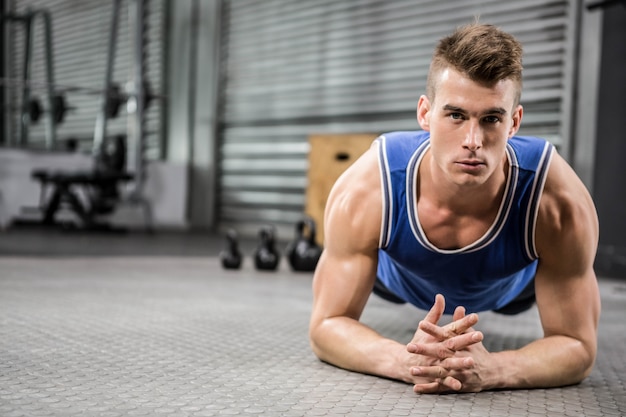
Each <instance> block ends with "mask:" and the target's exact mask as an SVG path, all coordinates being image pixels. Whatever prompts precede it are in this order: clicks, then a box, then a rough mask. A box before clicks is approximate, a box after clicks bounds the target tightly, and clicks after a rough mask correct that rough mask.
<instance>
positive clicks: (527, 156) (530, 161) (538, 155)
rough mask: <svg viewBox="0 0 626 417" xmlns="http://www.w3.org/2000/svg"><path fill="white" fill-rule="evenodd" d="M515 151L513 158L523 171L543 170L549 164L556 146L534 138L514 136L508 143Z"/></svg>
mask: <svg viewBox="0 0 626 417" xmlns="http://www.w3.org/2000/svg"><path fill="white" fill-rule="evenodd" d="M508 144H509V146H510V148H511V149H512V150H513V152H512V157H514V158H515V161H513V162H514V163H516V164H517V165H518V166H519V167H520V168H522V169H530V170H535V169H541V166H542V165H544V169H545V168H546V166H545V164H546V163H549V160H550V155H551V153H552V151H553V150H554V145H552V143H551V142H549V141H548V140H546V139H543V138H539V137H534V136H513V137H511V138H510V139H509V142H508Z"/></svg>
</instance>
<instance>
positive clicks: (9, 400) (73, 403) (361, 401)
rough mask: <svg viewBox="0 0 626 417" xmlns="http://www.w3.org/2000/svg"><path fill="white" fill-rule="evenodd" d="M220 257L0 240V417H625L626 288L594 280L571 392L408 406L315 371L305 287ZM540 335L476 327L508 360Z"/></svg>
mask: <svg viewBox="0 0 626 417" xmlns="http://www.w3.org/2000/svg"><path fill="white" fill-rule="evenodd" d="M81 239H85V241H84V242H83V243H82V244H79V243H76V242H79V241H80V240H81ZM45 242H47V243H45ZM71 242H74V243H71ZM86 245H88V249H85V248H84V246H86ZM219 247H220V244H219V242H216V240H215V239H213V240H207V239H205V238H204V237H203V236H198V235H195V236H169V237H168V236H152V237H150V236H143V235H141V236H135V235H120V236H111V237H102V236H90V237H84V236H74V237H72V236H71V235H70V236H68V235H53V236H52V237H50V235H47V236H41V235H38V234H31V235H29V234H19V233H9V234H5V235H3V236H2V235H0V254H4V255H3V256H1V257H0V416H37V415H57V416H68V415H78V416H92V415H93V416H132V415H151V416H152V415H171V416H212V415H216V416H217V415H268V416H279V415H285V416H304V415H331V416H336V415H355V416H358V415H363V416H366V415H367V416H397V415H424V416H426V415H428V416H449V415H454V416H456V415H458V416H468V415H469V416H473V415H475V416H506V415H527V416H535V415H539V416H544V415H549V416H553V415H572V416H581V415H588V416H612V415H614V416H619V415H626V390H625V386H624V385H625V380H626V377H625V376H624V375H625V373H626V358H625V356H626V355H625V351H626V332H625V331H624V330H626V327H625V325H624V312H625V311H626V281H625V280H621V281H620V280H608V279H601V280H600V283H601V291H602V299H603V315H602V320H601V328H600V351H599V355H598V360H597V364H596V367H595V369H594V371H593V373H592V374H591V376H590V377H589V378H588V379H586V380H585V381H584V382H583V383H582V384H580V385H576V386H572V387H565V388H558V389H550V390H529V391H527V390H519V391H495V392H483V393H479V394H453V395H441V396H417V395H415V394H414V393H413V392H412V391H411V387H410V386H409V385H406V384H403V383H399V382H395V381H390V380H386V379H382V378H376V377H371V376H366V375H360V374H355V373H351V372H346V371H344V370H340V369H337V368H334V367H332V366H329V365H326V364H323V363H321V362H319V361H318V360H317V359H316V358H315V357H314V356H313V354H312V353H311V351H310V349H309V346H308V341H307V322H308V315H309V312H310V301H311V291H310V285H311V275H309V274H295V273H292V272H290V271H289V270H288V268H287V267H286V265H285V263H284V262H283V264H282V268H281V270H280V271H278V272H276V273H260V272H257V271H254V270H253V269H252V265H251V264H252V262H251V261H250V258H249V257H248V259H247V262H246V263H245V264H244V269H243V270H241V271H224V270H222V269H221V268H220V266H219V263H218V260H217V257H216V254H217V251H218V250H219ZM63 248H64V249H63ZM107 253H109V255H108V256H107ZM249 253H250V251H249V250H248V254H249ZM422 316H423V312H421V311H419V310H416V309H414V308H412V307H409V306H396V305H392V304H389V303H386V302H384V301H382V300H379V299H377V298H375V297H373V298H372V299H371V300H370V303H369V304H368V306H367V308H366V312H365V314H364V318H363V319H364V320H365V321H366V322H367V323H368V324H370V325H371V326H373V327H375V328H376V329H377V330H379V331H380V332H382V333H383V334H385V335H388V336H390V337H394V338H397V339H399V340H405V341H407V340H408V339H409V338H410V336H411V335H412V333H413V330H414V328H415V326H416V324H417V322H418V321H419V319H420V318H421V317H422ZM537 320H538V319H537V313H536V311H535V310H531V311H530V312H528V313H526V314H524V315H522V316H518V317H516V318H507V317H502V316H497V315H493V314H484V315H483V316H482V318H481V327H480V328H481V330H483V332H484V333H485V336H486V344H487V346H488V348H490V349H492V350H498V349H506V348H511V347H516V346H518V345H520V344H523V343H525V342H526V341H528V340H529V339H530V338H533V337H537V336H539V335H540V328H539V327H538V322H537Z"/></svg>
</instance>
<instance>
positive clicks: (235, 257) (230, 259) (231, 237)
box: [220, 229, 242, 269]
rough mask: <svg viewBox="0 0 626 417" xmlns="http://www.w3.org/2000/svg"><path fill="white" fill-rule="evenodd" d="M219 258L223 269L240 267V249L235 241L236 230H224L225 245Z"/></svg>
mask: <svg viewBox="0 0 626 417" xmlns="http://www.w3.org/2000/svg"><path fill="white" fill-rule="evenodd" d="M220 260H221V261H222V266H223V267H224V268H225V269H239V268H240V267H241V260H242V256H241V251H239V242H238V241H237V232H236V231H235V230H234V229H229V230H228V232H226V247H225V248H224V250H223V251H221V252H220Z"/></svg>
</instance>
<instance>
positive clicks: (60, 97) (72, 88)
mask: <svg viewBox="0 0 626 417" xmlns="http://www.w3.org/2000/svg"><path fill="white" fill-rule="evenodd" d="M0 86H4V87H9V88H26V87H28V88H30V89H48V88H49V87H52V89H53V90H54V91H55V93H54V96H53V97H52V100H53V103H52V104H53V108H52V109H51V110H50V109H48V111H52V116H53V117H54V120H55V121H56V123H57V124H58V123H62V122H63V120H65V115H66V113H67V111H68V110H71V109H73V107H69V106H68V105H67V101H66V100H65V93H68V92H77V93H83V94H87V95H99V96H102V95H104V96H105V99H106V103H105V113H106V115H107V117H108V118H110V119H114V118H116V117H117V116H118V114H119V111H120V108H121V107H122V105H123V104H124V103H125V102H126V101H127V100H128V99H129V97H131V96H132V94H128V93H125V92H123V91H122V89H121V87H120V86H119V84H116V83H112V84H111V85H110V86H109V88H107V89H96V88H91V87H82V86H77V85H62V84H49V83H46V82H42V81H32V80H29V81H24V80H21V79H18V78H0ZM143 95H144V97H145V106H146V108H147V107H148V105H149V104H150V102H151V101H152V100H153V99H163V98H165V96H164V95H160V94H154V93H152V91H151V89H150V85H149V84H148V82H147V81H146V82H144V83H143ZM45 111H46V110H44V109H43V107H42V105H41V103H40V102H39V100H38V99H37V98H32V99H30V100H29V101H28V103H26V104H24V105H23V106H22V112H23V113H28V115H29V117H30V120H31V122H33V123H37V121H39V119H40V118H41V115H42V114H43V113H44V112H45Z"/></svg>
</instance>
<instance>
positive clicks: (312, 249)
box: [285, 216, 322, 272]
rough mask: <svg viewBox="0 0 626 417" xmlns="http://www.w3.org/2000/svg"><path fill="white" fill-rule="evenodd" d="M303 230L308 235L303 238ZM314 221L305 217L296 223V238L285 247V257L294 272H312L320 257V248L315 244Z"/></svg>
mask: <svg viewBox="0 0 626 417" xmlns="http://www.w3.org/2000/svg"><path fill="white" fill-rule="evenodd" d="M305 229H307V230H308V235H307V236H305V233H304V231H305ZM315 233H316V232H315V221H314V220H313V219H312V218H311V217H308V216H306V217H305V218H304V219H303V220H300V221H299V222H298V223H296V238H295V239H294V240H293V241H292V242H290V243H289V245H287V248H286V249H285V255H286V256H287V259H288V260H289V265H291V268H292V269H293V270H294V271H307V272H308V271H314V270H315V267H316V266H317V262H318V261H319V259H320V256H321V255H322V248H321V247H320V246H319V245H318V244H317V243H316V242H315Z"/></svg>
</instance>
